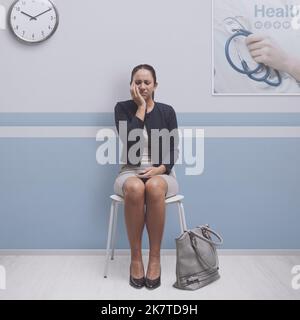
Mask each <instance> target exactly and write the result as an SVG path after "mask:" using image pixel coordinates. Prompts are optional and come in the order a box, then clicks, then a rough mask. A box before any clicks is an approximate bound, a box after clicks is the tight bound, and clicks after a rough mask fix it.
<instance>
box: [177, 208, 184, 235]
mask: <svg viewBox="0 0 300 320" xmlns="http://www.w3.org/2000/svg"><path fill="white" fill-rule="evenodd" d="M177 208H178V216H179V224H180V232H181V233H183V231H184V230H183V221H182V215H181V208H180V203H179V202H177Z"/></svg>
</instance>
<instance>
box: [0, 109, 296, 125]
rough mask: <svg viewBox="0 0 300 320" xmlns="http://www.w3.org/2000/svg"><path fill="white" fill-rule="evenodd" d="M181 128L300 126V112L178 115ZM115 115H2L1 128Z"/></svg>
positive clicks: (97, 121)
mask: <svg viewBox="0 0 300 320" xmlns="http://www.w3.org/2000/svg"><path fill="white" fill-rule="evenodd" d="M177 118H178V123H179V125H181V126H300V112H299V113H181V112H178V113H177ZM111 125H114V115H113V113H108V112H104V113H0V126H111Z"/></svg>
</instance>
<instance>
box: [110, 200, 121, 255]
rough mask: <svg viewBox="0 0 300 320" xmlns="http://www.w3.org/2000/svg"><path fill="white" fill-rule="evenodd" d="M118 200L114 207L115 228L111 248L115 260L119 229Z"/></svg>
mask: <svg viewBox="0 0 300 320" xmlns="http://www.w3.org/2000/svg"><path fill="white" fill-rule="evenodd" d="M118 205H119V204H118V202H116V203H115V208H114V219H113V228H112V230H113V231H112V232H113V233H112V250H111V257H110V259H111V260H114V254H115V244H116V236H117V234H116V229H117V222H118Z"/></svg>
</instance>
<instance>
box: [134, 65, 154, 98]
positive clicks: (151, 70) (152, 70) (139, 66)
mask: <svg viewBox="0 0 300 320" xmlns="http://www.w3.org/2000/svg"><path fill="white" fill-rule="evenodd" d="M141 69H146V70H148V71H150V72H151V74H152V77H153V80H154V84H156V72H155V70H154V68H153V67H152V66H150V65H149V64H139V65H138V66H136V67H134V68H133V69H132V71H131V78H130V84H132V80H133V76H134V75H135V74H136V73H137V72H138V71H139V70H141ZM152 99H154V92H153V93H152Z"/></svg>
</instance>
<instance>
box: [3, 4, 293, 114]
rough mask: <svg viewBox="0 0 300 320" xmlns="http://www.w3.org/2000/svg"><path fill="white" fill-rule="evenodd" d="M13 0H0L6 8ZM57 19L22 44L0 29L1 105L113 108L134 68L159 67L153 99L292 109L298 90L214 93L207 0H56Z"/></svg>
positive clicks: (184, 107)
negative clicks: (40, 40) (41, 35)
mask: <svg viewBox="0 0 300 320" xmlns="http://www.w3.org/2000/svg"><path fill="white" fill-rule="evenodd" d="M12 2H13V1H11V0H1V1H0V4H2V5H4V6H5V7H6V8H8V7H9V5H10V4H11V3H12ZM56 4H57V7H58V10H59V14H60V24H59V28H58V30H57V32H56V34H55V35H54V36H53V38H51V39H49V40H48V41H47V42H46V43H44V44H40V45H37V46H26V45H24V44H21V43H19V42H17V41H16V40H15V39H14V38H13V37H12V35H11V33H10V32H9V30H8V29H6V30H0V45H1V51H0V70H1V77H0V87H1V90H0V111H1V112H110V111H111V110H112V108H113V106H114V105H115V102H116V100H122V99H127V98H129V97H130V96H129V90H128V82H129V76H130V71H131V69H132V68H133V67H134V66H135V65H136V64H139V63H144V62H145V63H150V64H152V65H153V66H155V68H156V69H157V74H158V82H159V88H158V91H157V95H156V99H157V100H160V101H164V102H167V103H170V104H172V105H173V106H174V107H175V109H176V110H177V111H179V112H223V111H225V112H227V111H234V112H249V111H250V112H252V111H254V112H264V111H271V112H290V111H297V112H298V110H299V107H298V101H299V97H289V98H286V97H250V98H249V97H235V98H231V97H213V96H212V95H211V91H212V90H211V70H212V69H211V60H212V52H211V1H209V0H205V1H199V0H187V1H182V0H163V1H160V0H152V1H151V2H149V1H145V0H110V1H97V0H85V1H84V2H83V1H79V0H63V1H60V0H57V1H56Z"/></svg>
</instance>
